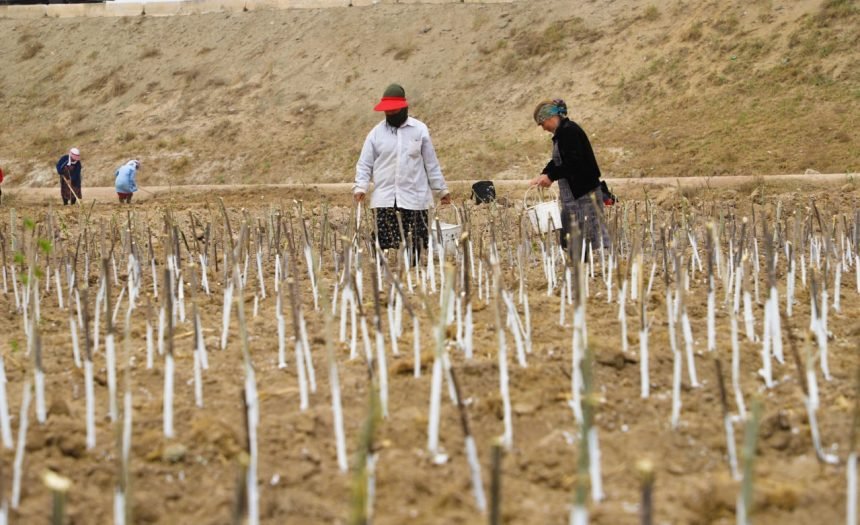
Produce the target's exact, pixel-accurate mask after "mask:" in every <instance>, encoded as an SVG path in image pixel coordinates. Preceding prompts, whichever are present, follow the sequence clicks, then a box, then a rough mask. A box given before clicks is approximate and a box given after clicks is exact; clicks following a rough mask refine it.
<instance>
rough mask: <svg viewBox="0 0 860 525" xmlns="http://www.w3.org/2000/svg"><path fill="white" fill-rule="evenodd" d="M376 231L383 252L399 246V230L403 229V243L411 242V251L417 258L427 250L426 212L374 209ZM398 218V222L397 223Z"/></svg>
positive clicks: (396, 208)
mask: <svg viewBox="0 0 860 525" xmlns="http://www.w3.org/2000/svg"><path fill="white" fill-rule="evenodd" d="M373 211H374V213H375V214H376V229H377V238H378V241H379V247H380V248H382V249H383V250H387V249H389V248H397V247H399V246H400V242H401V237H400V228H401V225H402V227H403V235H404V236H405V237H406V239H404V241H403V242H407V241H408V240H409V239H411V240H412V246H411V248H412V251H413V253H414V254H415V256H416V259H417V257H418V256H419V255H420V253H421V251H422V250H424V249H425V248H427V235H428V233H427V210H404V209H402V208H398V207H397V206H394V207H393V208H375V209H374V210H373ZM398 216H399V217H400V220H399V221H398V220H397V219H398Z"/></svg>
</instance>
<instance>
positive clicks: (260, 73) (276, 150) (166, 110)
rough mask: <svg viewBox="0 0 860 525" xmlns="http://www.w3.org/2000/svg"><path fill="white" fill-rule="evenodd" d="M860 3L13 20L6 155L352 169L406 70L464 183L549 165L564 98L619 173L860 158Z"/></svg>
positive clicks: (101, 182)
mask: <svg viewBox="0 0 860 525" xmlns="http://www.w3.org/2000/svg"><path fill="white" fill-rule="evenodd" d="M858 26H860V16H858V5H857V2H856V0H792V1H789V2H773V1H770V0H756V1H752V2H751V1H743V0H730V1H707V2H699V1H696V2H692V1H683V0H673V1H671V2H653V3H651V2H640V1H634V0H622V1H617V0H594V1H586V0H576V1H571V0H528V1H524V2H516V3H513V4H487V5H480V4H447V5H393V4H389V3H385V2H383V3H382V4H380V5H376V6H372V7H350V8H336V9H325V10H284V11H252V12H246V13H237V14H208V15H199V16H175V17H164V18H156V17H149V16H138V17H129V18H103V19H45V20H30V21H21V20H7V19H4V20H0V34H2V35H4V38H3V42H4V45H3V46H2V49H0V71H2V72H3V74H2V78H0V115H2V119H3V124H2V125H3V133H2V135H0V166H2V167H3V168H4V170H5V171H6V172H7V174H8V177H9V181H8V184H10V185H24V186H42V185H52V184H53V182H54V178H55V177H54V175H53V172H52V169H53V163H54V162H56V160H57V158H59V156H60V155H61V154H62V153H63V152H64V151H66V150H67V149H68V148H69V147H71V146H77V147H79V148H81V150H82V151H83V155H84V164H85V167H86V168H85V170H86V171H85V179H86V185H88V186H106V185H110V184H111V183H112V175H113V172H114V170H115V169H116V168H117V166H119V165H120V164H121V163H123V162H124V161H126V160H127V159H129V158H133V157H138V158H141V159H142V160H143V162H144V166H145V171H144V173H143V174H142V177H143V178H142V182H143V183H145V184H151V185H169V184H173V185H176V184H212V183H252V184H253V183H303V182H308V181H311V180H313V181H315V182H348V181H349V180H351V179H352V177H353V172H354V164H355V161H356V159H357V156H358V152H359V149H360V147H361V144H362V141H363V139H364V137H365V135H366V133H367V132H368V130H369V129H370V128H371V126H372V125H373V124H375V123H376V122H377V121H378V119H379V115H378V114H375V113H373V112H372V111H371V108H372V106H373V104H374V103H375V101H376V100H377V98H378V97H379V96H380V95H381V93H382V90H383V89H384V87H385V86H386V85H387V84H388V83H390V82H393V81H397V82H401V83H402V84H403V85H404V86H405V87H406V90H407V93H408V95H409V98H410V101H411V103H412V114H413V115H415V116H417V117H418V118H420V119H422V120H424V121H425V122H426V123H427V124H428V125H429V126H430V128H431V131H432V133H433V138H434V141H435V144H436V146H437V147H438V150H439V155H440V159H441V161H442V166H443V168H444V170H445V172H446V175H447V177H448V178H449V179H451V180H469V179H472V180H474V179H487V178H492V179H495V180H501V179H523V178H526V177H530V176H533V175H534V173H535V171H537V170H538V168H539V167H540V166H542V162H545V159H546V157H547V151H548V141H549V136H548V135H546V134H545V133H544V132H542V131H540V130H539V129H537V128H536V127H535V126H534V125H533V123H532V121H531V118H530V116H531V111H532V109H533V108H534V106H535V104H536V103H537V102H538V101H539V100H541V99H545V98H552V97H561V98H564V99H566V100H567V101H568V102H569V105H570V108H571V116H572V117H573V118H574V119H575V120H577V121H579V122H580V123H581V124H582V125H583V127H584V128H585V129H586V130H587V131H588V133H589V134H590V136H591V138H592V142H593V143H594V145H595V148H596V150H597V157H598V160H599V162H600V165H601V167H602V169H603V171H604V172H605V174H606V175H607V176H610V177H631V176H632V177H639V176H672V177H677V176H690V175H708V176H710V175H723V174H772V173H803V172H804V171H805V170H806V169H813V170H816V171H819V172H822V173H825V172H840V173H844V172H851V171H857V169H858V168H857V166H858V156H860V142H858V141H860V136H858V134H857V133H856V127H857V115H858V114H860V76H858V75H860V64H858V52H857V50H858V49H860V45H858V44H860V41H858V38H860V36H858V32H857V31H856V28H857V27H858Z"/></svg>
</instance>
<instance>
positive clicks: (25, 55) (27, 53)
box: [21, 41, 45, 62]
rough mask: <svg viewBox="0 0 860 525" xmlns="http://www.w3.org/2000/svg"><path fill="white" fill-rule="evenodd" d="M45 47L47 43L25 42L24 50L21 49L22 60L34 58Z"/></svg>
mask: <svg viewBox="0 0 860 525" xmlns="http://www.w3.org/2000/svg"><path fill="white" fill-rule="evenodd" d="M44 48H45V44H43V43H41V42H39V41H36V42H27V43H26V44H24V50H23V51H21V62H23V61H25V60H30V59H31V58H34V57H35V56H36V55H38V54H39V52H40V51H42V49H44Z"/></svg>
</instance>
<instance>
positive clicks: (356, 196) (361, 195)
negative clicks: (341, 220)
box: [352, 191, 364, 202]
mask: <svg viewBox="0 0 860 525" xmlns="http://www.w3.org/2000/svg"><path fill="white" fill-rule="evenodd" d="M352 198H353V200H355V202H364V192H363V191H359V192H357V193H353V194H352Z"/></svg>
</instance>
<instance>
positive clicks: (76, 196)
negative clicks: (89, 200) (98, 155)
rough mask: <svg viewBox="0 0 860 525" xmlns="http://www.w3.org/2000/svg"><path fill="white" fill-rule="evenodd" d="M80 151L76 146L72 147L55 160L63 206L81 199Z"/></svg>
mask: <svg viewBox="0 0 860 525" xmlns="http://www.w3.org/2000/svg"><path fill="white" fill-rule="evenodd" d="M82 171H83V165H82V164H81V152H80V150H79V149H78V148H72V149H70V150H69V152H68V153H67V154H65V155H63V156H62V157H60V160H59V161H57V173H58V174H59V175H60V195H61V196H62V197H63V206H65V205H66V204H74V203H76V202H77V201H79V200H82V199H83V197H82V194H81V172H82Z"/></svg>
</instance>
